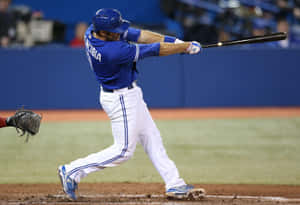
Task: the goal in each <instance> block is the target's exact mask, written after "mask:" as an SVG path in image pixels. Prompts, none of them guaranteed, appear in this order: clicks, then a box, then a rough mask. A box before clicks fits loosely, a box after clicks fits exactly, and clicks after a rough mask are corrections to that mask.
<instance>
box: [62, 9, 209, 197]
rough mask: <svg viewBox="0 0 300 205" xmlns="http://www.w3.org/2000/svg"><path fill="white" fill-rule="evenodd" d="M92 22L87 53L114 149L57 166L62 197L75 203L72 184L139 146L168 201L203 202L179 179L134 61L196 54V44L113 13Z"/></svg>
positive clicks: (107, 11) (106, 12)
mask: <svg viewBox="0 0 300 205" xmlns="http://www.w3.org/2000/svg"><path fill="white" fill-rule="evenodd" d="M92 22H93V23H92V25H91V26H90V27H89V28H88V29H87V31H86V33H85V46H86V53H87V57H88V60H89V62H90V65H91V68H92V70H93V72H94V74H95V76H96V79H97V81H98V82H99V85H100V86H101V91H100V103H101V105H102V107H103V109H104V111H105V112H106V113H107V115H108V116H109V118H110V120H111V127H112V133H113V137H114V144H113V145H112V146H110V147H108V148H106V149H104V150H102V151H100V152H98V153H94V154H91V155H89V156H87V157H85V158H81V159H77V160H75V161H73V162H71V163H69V164H65V165H62V166H59V168H58V175H59V178H60V180H61V183H62V187H63V190H64V192H65V193H66V194H67V196H68V197H69V198H71V199H73V200H75V199H76V193H75V191H76V189H77V184H78V183H79V182H80V180H81V179H82V178H83V177H85V176H87V175H88V174H90V173H92V172H95V171H99V170H102V169H104V168H107V167H115V166H118V165H120V164H121V163H123V162H125V161H127V160H129V159H130V158H131V157H132V155H133V153H134V151H135V148H136V145H137V143H138V142H139V143H140V144H141V145H142V146H143V148H144V150H145V152H146V153H147V155H148V156H149V158H150V160H151V161H152V163H153V165H154V166H155V168H156V169H157V171H158V172H159V174H160V175H161V177H162V178H163V180H164V182H165V184H166V186H165V188H166V195H167V196H168V197H175V198H186V197H194V198H197V197H202V196H203V195H204V190H203V189H195V188H194V187H193V186H191V185H187V184H186V183H185V181H184V180H183V179H182V178H180V176H179V173H178V170H177V168H176V166H175V164H174V162H173V161H172V160H170V159H169V157H168V155H167V153H166V150H165V148H164V146H163V143H162V139H161V136H160V133H159V130H158V129H157V127H156V125H155V123H154V121H153V120H152V117H151V116H150V113H149V110H148V108H147V105H146V103H145V102H144V100H143V93H142V90H141V88H140V87H139V86H138V85H137V83H136V80H137V70H136V62H137V61H138V60H141V59H143V58H146V57H150V56H166V55H171V54H177V53H187V54H197V53H199V52H200V51H201V45H200V44H199V43H198V42H194V41H193V42H183V41H181V40H179V39H176V38H174V37H170V36H163V35H161V34H158V33H154V32H151V31H147V30H140V29H135V28H132V27H129V25H130V24H129V22H128V21H126V20H124V19H122V17H121V14H120V12H119V11H117V10H115V9H100V10H98V11H97V12H96V14H95V15H94V17H93V19H92Z"/></svg>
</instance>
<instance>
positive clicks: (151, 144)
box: [139, 101, 205, 199]
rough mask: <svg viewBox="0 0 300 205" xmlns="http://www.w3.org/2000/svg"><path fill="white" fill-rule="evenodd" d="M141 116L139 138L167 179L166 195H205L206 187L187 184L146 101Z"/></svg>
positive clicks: (191, 196)
mask: <svg viewBox="0 0 300 205" xmlns="http://www.w3.org/2000/svg"><path fill="white" fill-rule="evenodd" d="M139 118H140V119H139V122H143V123H142V124H140V125H139V126H143V127H142V131H141V132H140V135H139V140H140V142H141V144H142V146H143V147H144V150H145V152H146V153H147V154H148V156H149V158H150V160H151V161H152V163H153V165H154V166H155V168H156V169H157V171H158V172H159V174H160V175H161V177H162V178H163V180H164V181H165V184H166V195H167V196H169V197H172V198H188V197H190V198H194V199H196V198H201V197H203V196H204V195H205V190H204V189H195V188H194V187H193V186H191V185H186V183H185V182H184V180H183V179H182V178H180V176H179V172H178V169H177V167H176V165H175V164H174V162H173V161H172V160H171V159H170V158H169V157H168V155H167V153H166V150H165V148H164V145H163V142H162V138H161V135H160V132H159V130H158V129H157V127H156V125H155V123H154V121H153V119H152V117H151V115H150V112H149V110H148V108H147V105H146V104H145V103H144V101H143V102H142V103H141V109H140V115H139Z"/></svg>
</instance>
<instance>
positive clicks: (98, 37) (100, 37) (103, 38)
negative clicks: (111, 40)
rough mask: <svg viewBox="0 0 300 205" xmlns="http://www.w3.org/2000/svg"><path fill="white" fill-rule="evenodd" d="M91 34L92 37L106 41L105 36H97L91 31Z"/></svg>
mask: <svg viewBox="0 0 300 205" xmlns="http://www.w3.org/2000/svg"><path fill="white" fill-rule="evenodd" d="M92 34H93V36H94V38H97V39H99V40H101V41H107V40H106V38H105V37H102V36H99V35H98V34H97V33H96V32H93V33H92Z"/></svg>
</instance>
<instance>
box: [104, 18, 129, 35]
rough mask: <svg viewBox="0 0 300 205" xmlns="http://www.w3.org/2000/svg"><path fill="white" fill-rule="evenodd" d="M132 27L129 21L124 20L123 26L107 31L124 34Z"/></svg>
mask: <svg viewBox="0 0 300 205" xmlns="http://www.w3.org/2000/svg"><path fill="white" fill-rule="evenodd" d="M129 26H130V22H129V21H127V20H124V19H123V20H122V24H121V25H120V26H119V27H117V28H113V29H107V30H106V31H109V32H112V33H124V32H125V31H126V30H127V29H128V28H129Z"/></svg>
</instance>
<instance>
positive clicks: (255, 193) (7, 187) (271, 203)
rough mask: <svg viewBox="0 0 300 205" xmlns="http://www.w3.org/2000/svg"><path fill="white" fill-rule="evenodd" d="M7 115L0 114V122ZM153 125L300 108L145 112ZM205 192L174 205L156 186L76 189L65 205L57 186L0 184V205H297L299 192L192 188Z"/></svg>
mask: <svg viewBox="0 0 300 205" xmlns="http://www.w3.org/2000/svg"><path fill="white" fill-rule="evenodd" d="M36 112H38V113H42V115H43V122H56V121H99V120H108V118H107V116H106V114H105V113H104V112H103V111H99V110H78V111H76V110H69V111H62V110H56V111H44V110H37V111H36ZM12 113H13V111H11V112H7V111H5V112H4V111H2V112H1V111H0V116H9V115H11V114H12ZM151 114H152V116H153V118H154V119H201V118H246V117H247V118H249V117H300V107H293V108H243V109H242V108H232V109H175V110H164V109H158V110H151ZM195 186H196V187H203V188H205V189H206V191H207V197H206V198H204V199H201V200H200V201H174V200H168V199H167V198H166V197H165V196H164V185H163V184H157V183H147V184H143V183H97V184H92V183H90V184H89V183H82V184H80V185H79V196H80V197H79V199H78V201H76V202H73V201H69V200H68V199H67V198H66V197H65V195H64V193H63V192H62V190H61V186H60V184H0V205H2V204H11V205H13V204H17V205H27V204H58V205H62V204H75V205H79V204H173V205H176V204H202V205H219V204H220V205H227V204H228V205H229V204H234V205H248V204H249V205H250V204H261V205H275V204H293V205H295V204H300V186H287V185H206V184H204V185H198V184H196V185H195Z"/></svg>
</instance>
